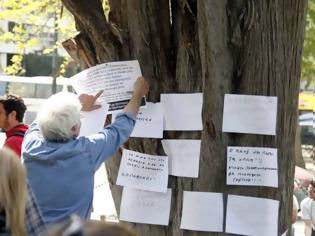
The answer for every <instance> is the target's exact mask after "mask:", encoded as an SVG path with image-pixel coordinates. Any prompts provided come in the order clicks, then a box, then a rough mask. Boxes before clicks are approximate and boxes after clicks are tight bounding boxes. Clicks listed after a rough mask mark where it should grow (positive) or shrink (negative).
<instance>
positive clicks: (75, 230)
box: [44, 215, 137, 236]
mask: <svg viewBox="0 0 315 236" xmlns="http://www.w3.org/2000/svg"><path fill="white" fill-rule="evenodd" d="M44 235H45V236H103V235H106V236H137V234H136V232H135V231H134V230H133V229H132V228H131V227H130V226H128V225H125V224H122V223H109V222H106V221H98V220H87V221H82V220H81V219H80V218H79V217H78V216H76V215H72V216H71V217H70V219H68V220H66V221H64V222H62V223H60V224H58V225H55V226H52V227H51V228H49V229H48V231H47V232H46V233H45V234H44Z"/></svg>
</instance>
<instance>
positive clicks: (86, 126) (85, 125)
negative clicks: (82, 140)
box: [80, 104, 108, 136]
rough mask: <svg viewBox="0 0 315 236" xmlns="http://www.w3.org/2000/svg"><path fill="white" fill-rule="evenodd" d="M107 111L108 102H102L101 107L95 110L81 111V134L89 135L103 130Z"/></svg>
mask: <svg viewBox="0 0 315 236" xmlns="http://www.w3.org/2000/svg"><path fill="white" fill-rule="evenodd" d="M107 112H108V105H107V104H102V106H101V107H100V108H98V109H96V110H94V111H89V112H81V128H80V136H88V135H91V134H96V133H98V132H99V131H101V130H102V129H103V127H104V123H105V119H106V115H107Z"/></svg>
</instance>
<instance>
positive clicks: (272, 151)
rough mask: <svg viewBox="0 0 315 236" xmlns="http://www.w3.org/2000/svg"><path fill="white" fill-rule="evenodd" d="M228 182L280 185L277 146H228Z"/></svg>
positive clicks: (233, 183) (231, 183)
mask: <svg viewBox="0 0 315 236" xmlns="http://www.w3.org/2000/svg"><path fill="white" fill-rule="evenodd" d="M226 169H227V170H226V184H229V185H254V186H270V187H276V188H277V187H278V158H277V149H276V148H260V147H228V148H227V168H226Z"/></svg>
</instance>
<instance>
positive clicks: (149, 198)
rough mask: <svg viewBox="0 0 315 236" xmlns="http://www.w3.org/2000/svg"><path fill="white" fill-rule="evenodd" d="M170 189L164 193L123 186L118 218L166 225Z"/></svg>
mask: <svg viewBox="0 0 315 236" xmlns="http://www.w3.org/2000/svg"><path fill="white" fill-rule="evenodd" d="M171 197H172V191H171V189H170V188H169V189H167V192H166V193H157V192H150V191H144V190H138V189H131V188H124V190H123V193H122V198H121V205H120V215H119V220H123V221H128V222H134V223H143V224H155V225H168V223H169V216H170V208H171Z"/></svg>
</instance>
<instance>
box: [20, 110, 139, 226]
mask: <svg viewBox="0 0 315 236" xmlns="http://www.w3.org/2000/svg"><path fill="white" fill-rule="evenodd" d="M134 124H135V117H134V116H133V115H132V114H131V113H122V114H120V115H119V116H118V117H117V118H116V120H115V122H113V124H111V125H109V126H107V127H105V128H104V129H103V130H102V131H101V132H99V133H97V134H94V135H90V136H86V137H79V138H76V139H72V140H69V141H67V142H65V143H56V142H48V141H46V140H45V139H44V138H43V136H42V134H41V132H40V130H39V128H38V126H37V124H36V123H33V124H32V125H31V126H30V128H29V130H28V131H27V133H26V134H25V137H24V140H23V143H22V161H23V162H24V165H25V167H26V169H27V172H28V179H29V182H30V185H31V188H32V190H33V192H34V194H35V196H36V198H37V202H38V205H39V207H40V209H41V211H42V214H43V217H44V220H45V223H47V224H50V223H57V222H61V221H63V220H64V219H67V218H68V217H69V216H70V215H71V214H73V213H74V214H77V215H78V216H80V217H81V218H89V216H90V212H91V208H92V200H93V190H94V173H95V171H96V170H97V169H98V168H99V167H100V166H101V164H102V163H103V162H104V161H105V160H106V159H108V158H110V157H111V156H112V155H113V154H114V153H115V152H116V151H117V150H118V148H119V147H120V145H121V144H123V143H124V142H126V141H127V139H128V138H129V136H130V134H131V132H132V130H133V127H134Z"/></svg>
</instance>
